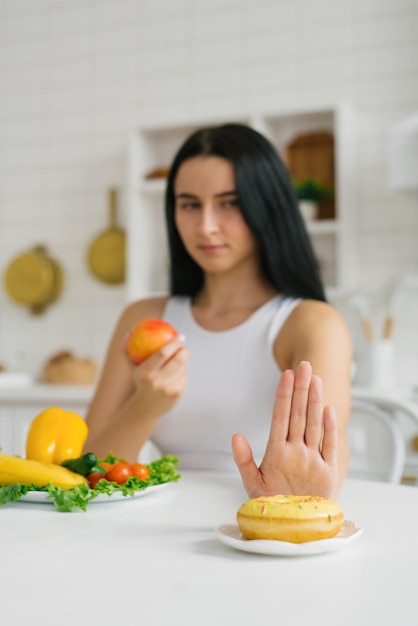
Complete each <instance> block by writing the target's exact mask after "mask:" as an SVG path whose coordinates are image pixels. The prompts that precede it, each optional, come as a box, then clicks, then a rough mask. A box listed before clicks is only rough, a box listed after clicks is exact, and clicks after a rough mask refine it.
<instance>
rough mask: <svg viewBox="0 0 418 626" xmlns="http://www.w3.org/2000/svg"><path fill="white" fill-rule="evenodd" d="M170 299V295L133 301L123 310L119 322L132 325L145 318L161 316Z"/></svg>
mask: <svg viewBox="0 0 418 626" xmlns="http://www.w3.org/2000/svg"><path fill="white" fill-rule="evenodd" d="M168 300H169V296H153V297H150V298H144V299H142V300H136V301H135V302H131V303H130V304H128V306H127V307H126V308H125V309H124V311H123V312H122V315H121V317H120V321H119V323H120V324H121V325H123V326H129V327H130V326H132V325H133V324H135V323H136V322H138V321H139V320H141V319H145V318H151V317H152V318H157V319H159V318H161V317H162V315H163V313H164V309H165V307H166V305H167V302H168Z"/></svg>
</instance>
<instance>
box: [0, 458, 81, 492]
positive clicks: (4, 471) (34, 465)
mask: <svg viewBox="0 0 418 626" xmlns="http://www.w3.org/2000/svg"><path fill="white" fill-rule="evenodd" d="M85 482H86V479H85V478H84V476H81V475H80V474H76V473H75V472H71V471H70V470H68V469H66V468H65V467H61V466H60V465H53V464H51V463H40V462H39V461H31V460H28V459H22V458H21V457H18V456H10V455H8V454H0V484H2V485H12V484H13V483H21V484H22V485H32V484H33V485H36V486H37V487H45V485H47V484H48V483H53V484H54V485H56V486H57V487H61V489H73V488H74V487H76V486H77V485H81V484H83V483H85Z"/></svg>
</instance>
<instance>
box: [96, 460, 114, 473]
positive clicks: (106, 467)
mask: <svg viewBox="0 0 418 626" xmlns="http://www.w3.org/2000/svg"><path fill="white" fill-rule="evenodd" d="M98 465H99V466H100V467H103V469H104V470H105V471H106V472H107V470H108V469H110V468H111V467H112V463H108V462H107V461H99V462H98Z"/></svg>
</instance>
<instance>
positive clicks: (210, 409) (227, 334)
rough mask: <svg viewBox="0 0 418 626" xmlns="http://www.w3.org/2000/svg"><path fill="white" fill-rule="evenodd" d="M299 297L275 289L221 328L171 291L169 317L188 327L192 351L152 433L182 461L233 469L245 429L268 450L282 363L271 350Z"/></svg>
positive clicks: (257, 448) (257, 450) (188, 465)
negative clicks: (181, 382) (206, 324)
mask: <svg viewBox="0 0 418 626" xmlns="http://www.w3.org/2000/svg"><path fill="white" fill-rule="evenodd" d="M299 302H300V299H295V298H285V297H282V296H276V297H274V298H272V299H271V300H269V301H268V302H266V304H264V305H263V306H262V307H260V308H259V309H257V311H255V312H254V313H253V314H252V315H251V316H250V317H249V318H248V319H247V320H246V321H245V322H243V323H242V324H239V325H238V326H236V327H235V328H231V329H230V330H225V331H221V332H214V331H209V330H205V329H204V328H202V327H201V326H199V324H198V323H197V322H196V321H195V319H194V317H193V314H192V311H191V303H190V298H187V297H173V298H171V299H170V300H169V301H168V303H167V306H166V309H165V311H164V315H163V319H165V320H167V321H168V322H170V324H172V325H173V326H174V327H175V328H176V329H177V331H178V332H179V333H181V334H183V335H185V337H186V342H185V345H186V347H187V348H188V349H189V351H190V357H189V360H188V376H187V383H186V388H185V390H184V393H183V395H182V397H181V398H180V400H179V402H178V403H177V405H176V406H175V407H174V409H173V410H172V411H170V412H168V413H166V414H165V415H163V417H162V418H161V420H160V422H159V424H158V426H157V428H156V429H155V431H154V433H153V436H152V440H153V442H154V444H155V445H156V446H157V447H158V448H159V450H160V451H161V453H162V454H175V455H176V456H178V458H179V461H180V468H184V469H213V470H216V469H218V470H226V469H234V468H235V467H236V466H235V464H234V460H233V457H232V451H231V437H232V435H233V434H234V433H237V432H238V433H242V434H243V435H245V436H246V437H247V439H248V441H249V444H250V446H251V447H252V450H253V454H254V457H255V459H256V461H257V462H258V463H260V462H261V459H262V458H263V455H264V451H265V447H266V443H267V438H268V434H269V429H270V422H271V416H272V408H273V402H274V397H275V392H276V388H277V383H278V381H279V377H280V374H281V371H280V369H279V366H278V365H277V362H276V360H275V358H274V354H273V344H274V341H275V338H276V337H277V334H278V332H279V330H280V328H281V327H282V325H283V323H284V322H285V320H286V319H287V317H288V315H289V314H290V312H291V311H292V310H293V308H294V307H295V306H296V305H297V304H298V303H299Z"/></svg>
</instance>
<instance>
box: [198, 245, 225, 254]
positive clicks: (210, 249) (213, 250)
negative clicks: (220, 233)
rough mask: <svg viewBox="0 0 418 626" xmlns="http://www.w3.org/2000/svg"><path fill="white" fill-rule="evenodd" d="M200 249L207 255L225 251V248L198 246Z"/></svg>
mask: <svg viewBox="0 0 418 626" xmlns="http://www.w3.org/2000/svg"><path fill="white" fill-rule="evenodd" d="M198 248H199V250H200V251H201V252H204V253H205V254H216V253H217V252H220V251H221V250H223V249H224V248H225V246H221V245H209V244H208V245H206V244H205V245H203V246H198Z"/></svg>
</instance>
